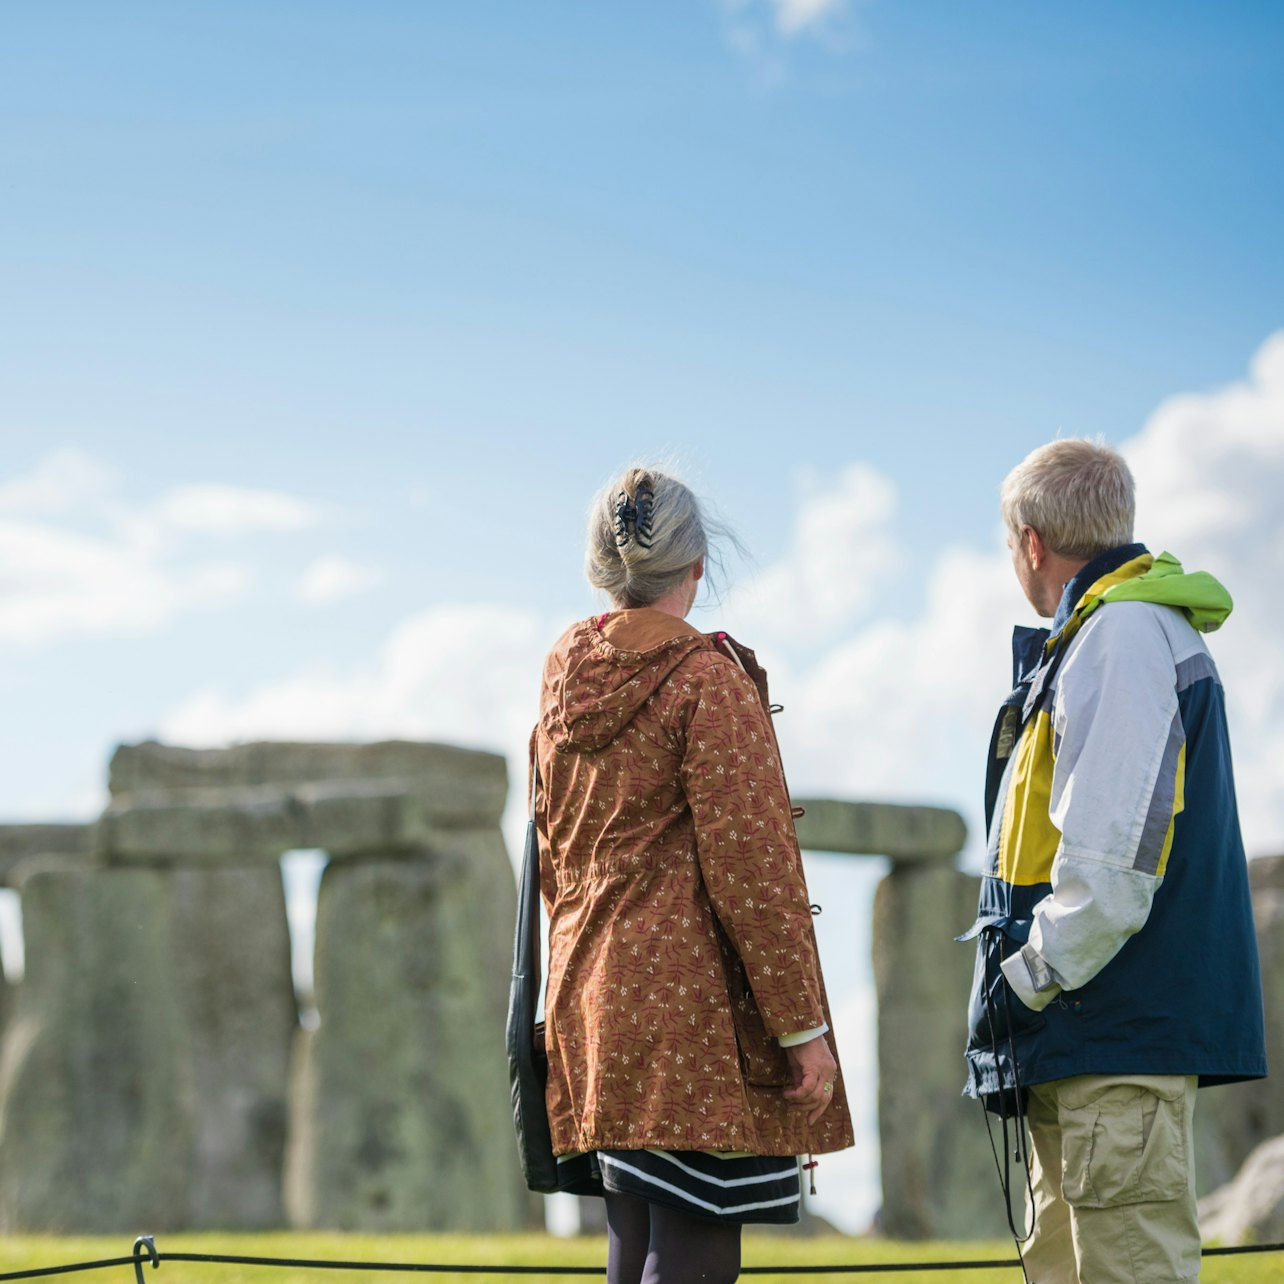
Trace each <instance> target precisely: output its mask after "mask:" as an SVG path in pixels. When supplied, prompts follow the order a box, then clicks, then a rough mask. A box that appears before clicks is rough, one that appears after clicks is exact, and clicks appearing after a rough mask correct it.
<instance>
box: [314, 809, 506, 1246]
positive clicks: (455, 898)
mask: <svg viewBox="0 0 1284 1284" xmlns="http://www.w3.org/2000/svg"><path fill="white" fill-rule="evenodd" d="M495 838H496V836H494V835H492V834H490V833H487V832H486V831H481V832H480V833H473V834H471V835H469V834H463V833H461V834H460V835H459V836H458V839H457V841H456V842H454V843H453V844H450V845H448V846H446V845H443V846H442V847H441V848H439V849H437V850H433V851H427V850H425V851H421V852H417V853H413V854H409V858H407V855H406V854H402V855H401V856H400V857H394V858H393V859H385V860H380V859H377V858H375V857H374V856H373V854H372V856H371V857H369V858H367V859H363V860H351V861H336V862H332V863H331V864H330V865H329V866H328V867H327V868H326V871H325V874H324V876H323V878H322V881H321V896H320V904H319V906H318V914H317V954H316V993H317V1007H318V1011H319V1013H320V1018H321V1020H320V1025H319V1027H318V1029H317V1030H316V1032H315V1034H314V1036H313V1037H312V1040H311V1048H310V1050H309V1055H308V1071H309V1080H310V1081H309V1082H308V1083H307V1084H306V1085H305V1086H304V1088H303V1093H304V1099H305V1100H306V1101H308V1102H309V1103H310V1104H311V1106H312V1109H313V1111H314V1115H313V1118H312V1119H311V1121H310V1123H309V1124H308V1125H307V1128H306V1138H305V1140H303V1141H302V1142H301V1144H302V1145H303V1146H304V1147H305V1153H304V1154H303V1155H301V1156H299V1157H298V1161H297V1166H298V1171H299V1173H300V1174H302V1176H303V1182H304V1189H303V1190H301V1191H300V1196H301V1200H300V1202H301V1205H302V1206H301V1207H300V1209H299V1214H300V1216H301V1217H302V1219H303V1221H304V1222H305V1224H307V1225H309V1226H318V1227H332V1228H336V1229H343V1230H367V1231H369V1230H387V1231H403V1230H422V1229H431V1230H443V1229H451V1230H515V1229H518V1228H520V1227H523V1226H525V1225H527V1224H529V1207H530V1205H529V1200H528V1198H527V1192H526V1190H525V1187H524V1185H523V1183H522V1181H521V1177H520V1173H519V1171H518V1168H517V1163H516V1154H515V1149H514V1143H513V1137H512V1120H511V1117H510V1111H509V1107H508V1076H507V1067H506V1064H505V1062H504V1058H503V1056H502V1053H501V1051H500V1049H501V1046H502V1043H501V1040H500V1038H499V1036H498V1033H497V1032H498V1031H500V1030H501V1029H502V1025H503V1021H502V1006H501V1003H499V1002H497V999H501V998H502V996H501V995H499V994H498V993H497V987H496V986H495V983H494V982H495V976H494V973H493V970H492V969H491V968H490V967H489V965H482V966H479V961H480V960H481V959H482V958H483V957H484V950H482V951H479V942H484V941H485V940H486V939H487V938H489V939H491V940H493V939H495V938H497V937H499V938H502V939H504V940H505V941H506V940H507V938H508V937H509V935H510V934H511V922H512V904H511V902H512V899H513V894H512V875H511V870H505V874H506V877H505V878H503V879H501V880H499V881H497V880H496V878H495V872H496V871H495V869H494V868H493V866H494V864H495V860H494V858H495V856H496V855H498V854H502V848H501V847H498V846H497V844H496V841H495ZM505 864H507V862H506V861H505Z"/></svg>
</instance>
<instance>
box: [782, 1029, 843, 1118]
mask: <svg viewBox="0 0 1284 1284" xmlns="http://www.w3.org/2000/svg"><path fill="white" fill-rule="evenodd" d="M785 1055H786V1056H787V1057H788V1058H789V1069H790V1072H791V1073H792V1075H793V1080H794V1081H793V1083H792V1084H791V1085H790V1086H789V1087H788V1088H786V1089H785V1100H786V1101H788V1102H790V1103H792V1104H793V1105H795V1106H798V1107H799V1108H800V1109H805V1110H806V1111H807V1122H808V1123H813V1124H814V1123H815V1122H816V1121H817V1120H818V1119H819V1118H820V1117H821V1115H823V1114H824V1113H825V1111H826V1110H827V1109H828V1108H829V1103H830V1102H831V1101H832V1100H833V1099H834V1081H835V1080H836V1079H837V1077H838V1062H837V1061H835V1060H834V1054H833V1053H832V1052H830V1050H829V1042H828V1040H827V1039H826V1038H825V1036H824V1035H823V1034H822V1035H820V1036H818V1037H817V1038H815V1039H808V1041H807V1042H806V1043H796V1044H794V1046H793V1047H791V1048H786V1049H785Z"/></svg>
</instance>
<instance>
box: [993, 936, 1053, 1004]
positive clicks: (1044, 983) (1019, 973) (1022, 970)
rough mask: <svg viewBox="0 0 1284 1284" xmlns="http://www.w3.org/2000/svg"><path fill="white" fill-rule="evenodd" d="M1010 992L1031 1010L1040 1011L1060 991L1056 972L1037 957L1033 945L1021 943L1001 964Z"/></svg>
mask: <svg viewBox="0 0 1284 1284" xmlns="http://www.w3.org/2000/svg"><path fill="white" fill-rule="evenodd" d="M1001 966H1002V968H1003V975H1004V976H1005V977H1007V979H1008V984H1009V985H1010V986H1011V987H1012V992H1013V993H1014V994H1015V995H1016V996H1017V998H1018V999H1020V1000H1021V1002H1022V1003H1024V1004H1025V1006H1026V1007H1027V1008H1029V1009H1030V1010H1031V1011H1032V1012H1042V1011H1043V1009H1044V1008H1046V1007H1047V1006H1048V1004H1049V1003H1051V1002H1052V1000H1053V999H1055V998H1056V997H1057V995H1058V994H1060V993H1061V982H1060V981H1058V980H1057V977H1056V973H1055V972H1053V970H1052V969H1051V968H1050V967H1049V966H1048V965H1047V963H1045V962H1044V961H1043V959H1041V958H1040V957H1039V955H1038V954H1037V953H1036V952H1035V949H1034V946H1032V945H1023V946H1022V947H1021V948H1020V949H1019V950H1018V951H1017V952H1016V953H1015V954H1010V955H1009V956H1008V957H1007V958H1005V959H1004V960H1003V962H1002V964H1001Z"/></svg>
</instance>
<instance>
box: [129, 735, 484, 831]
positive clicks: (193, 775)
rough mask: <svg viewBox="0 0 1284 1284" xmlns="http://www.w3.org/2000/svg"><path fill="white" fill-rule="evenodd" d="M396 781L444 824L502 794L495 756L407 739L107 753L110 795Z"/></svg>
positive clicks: (476, 814)
mask: <svg viewBox="0 0 1284 1284" xmlns="http://www.w3.org/2000/svg"><path fill="white" fill-rule="evenodd" d="M379 780H382V781H388V782H402V783H403V787H405V788H406V789H408V790H409V791H410V792H412V793H414V794H416V795H418V796H420V797H421V798H422V799H424V800H425V806H431V807H432V808H433V809H434V811H435V813H436V814H437V816H438V818H439V819H441V820H443V821H444V822H446V823H449V822H450V821H451V820H452V819H455V820H458V819H460V818H464V817H466V818H467V819H468V820H469V821H470V822H472V823H474V824H479V823H483V822H485V821H488V820H495V821H497V820H498V819H499V817H500V814H501V813H502V812H503V810H504V803H505V800H506V798H507V795H508V770H507V765H506V763H505V760H504V758H503V756H502V755H500V754H496V753H486V752H484V751H482V750H478V749H460V748H457V747H455V746H454V745H441V744H428V743H423V742H419V741H411V740H382V741H377V742H374V743H371V744H309V743H295V742H290V741H256V742H254V743H251V744H242V745H233V746H231V747H230V748H226V749H186V748H182V747H180V746H177V745H164V744H160V743H158V742H156V741H154V740H149V741H145V742H143V743H142V744H136V745H120V746H119V747H118V748H117V749H116V752H115V753H114V754H113V755H112V760H111V770H110V777H109V781H108V784H109V788H110V790H111V793H112V796H113V797H117V796H120V795H125V794H133V793H137V792H139V791H143V790H147V791H152V790H157V789H163V790H170V789H230V788H256V787H263V786H279V787H282V788H288V787H290V786H293V785H321V784H324V783H326V782H335V781H361V782H368V781H379Z"/></svg>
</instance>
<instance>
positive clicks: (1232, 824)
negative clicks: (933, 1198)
mask: <svg viewBox="0 0 1284 1284" xmlns="http://www.w3.org/2000/svg"><path fill="white" fill-rule="evenodd" d="M1002 510H1003V517H1004V520H1005V522H1006V524H1007V529H1008V545H1009V547H1010V549H1011V551H1012V564H1013V568H1014V569H1015V571H1016V577H1017V579H1018V581H1019V582H1020V584H1021V588H1022V589H1023V590H1024V592H1025V595H1026V597H1027V598H1028V599H1029V601H1030V604H1031V605H1032V606H1033V607H1034V609H1035V610H1036V611H1037V612H1038V614H1039V615H1041V616H1043V617H1045V618H1047V617H1051V626H1050V627H1049V628H1046V629H1030V628H1018V629H1017V630H1016V634H1015V637H1014V639H1013V655H1014V666H1013V669H1014V676H1013V680H1014V683H1015V688H1014V690H1013V691H1012V693H1011V694H1010V695H1009V696H1008V698H1007V699H1006V700H1005V701H1004V703H1003V706H1002V708H1001V709H1000V711H999V716H998V720H997V722H996V724H995V728H994V735H993V738H992V741H991V745H990V755H989V765H988V774H987V780H986V813H987V814H986V821H987V825H988V829H989V854H988V857H987V861H986V869H985V874H984V877H983V878H982V880H981V897H980V907H979V910H978V914H977V920H976V923H975V925H974V926H973V928H972V930H971V931H970V932H969V933H968V934H967V937H965V938H964V939H970V938H972V937H975V938H977V962H976V975H975V979H974V984H973V990H972V1002H971V1010H970V1013H969V1018H970V1033H969V1037H968V1047H967V1061H968V1071H969V1073H968V1084H967V1089H966V1091H967V1092H968V1094H969V1095H970V1096H974V1097H977V1098H979V1099H980V1100H981V1101H982V1102H983V1103H984V1105H985V1107H986V1109H987V1110H988V1111H990V1112H992V1113H994V1114H997V1115H999V1116H1001V1117H1002V1119H1003V1120H1004V1131H1005V1139H1006V1126H1007V1120H1008V1119H1013V1118H1014V1119H1015V1121H1016V1127H1017V1129H1018V1138H1020V1136H1021V1132H1020V1129H1021V1121H1022V1119H1024V1120H1025V1122H1026V1123H1027V1124H1028V1128H1029V1136H1030V1154H1029V1163H1030V1193H1031V1197H1032V1208H1031V1209H1030V1210H1029V1216H1030V1217H1031V1218H1032V1219H1033V1227H1032V1234H1031V1238H1030V1240H1029V1244H1028V1247H1027V1248H1026V1251H1025V1263H1026V1269H1027V1272H1028V1278H1029V1279H1031V1280H1033V1281H1036V1282H1037V1284H1115V1282H1116V1281H1119V1282H1120V1284H1122V1282H1124V1281H1128V1282H1129V1284H1158V1282H1159V1281H1165V1282H1167V1281H1178V1282H1184V1281H1190V1280H1197V1279H1198V1278H1199V1257H1200V1240H1199V1227H1198V1225H1197V1223H1196V1220H1195V1172H1194V1143H1193V1139H1192V1135H1191V1122H1192V1118H1193V1114H1194V1107H1195V1089H1196V1087H1197V1086H1206V1085H1209V1084H1218V1083H1233V1082H1235V1081H1237V1080H1241V1079H1254V1078H1260V1077H1261V1076H1262V1075H1264V1074H1265V1073H1266V1056H1265V1050H1264V1048H1265V1044H1264V1036H1263V1029H1262V1025H1263V1022H1262V992H1261V979H1260V975H1259V970H1258V961H1257V947H1256V938H1255V936H1254V931H1253V919H1252V909H1251V905H1250V903H1249V893H1248V877H1247V870H1246V866H1245V860H1244V847H1243V842H1242V840H1241V838H1240V832H1239V819H1238V814H1237V812H1236V806H1235V789H1234V782H1233V779H1232V776H1231V760H1230V746H1229V742H1228V739H1227V732H1226V714H1225V706H1224V702H1223V694H1222V686H1221V680H1220V678H1219V677H1218V673H1217V669H1216V666H1215V665H1214V664H1213V661H1212V657H1211V656H1210V655H1209V652H1208V648H1207V647H1206V646H1205V644H1204V639H1203V636H1202V634H1204V633H1210V632H1212V631H1213V630H1214V629H1216V628H1218V627H1219V626H1220V625H1221V624H1222V622H1223V621H1224V620H1225V618H1226V617H1227V615H1229V613H1230V609H1231V601H1230V597H1229V595H1228V594H1227V592H1226V590H1225V589H1223V588H1222V586H1221V585H1220V584H1219V583H1218V582H1217V581H1216V580H1215V579H1213V578H1212V576H1210V575H1207V574H1204V573H1202V572H1197V573H1193V574H1188V573H1186V572H1185V571H1183V569H1182V567H1181V564H1180V563H1179V562H1178V561H1177V559H1176V558H1174V557H1173V556H1171V554H1168V553H1164V554H1161V555H1160V556H1159V557H1153V556H1152V555H1151V554H1150V553H1149V552H1147V550H1146V548H1145V547H1144V546H1143V545H1141V544H1135V543H1133V542H1132V539H1133V531H1132V526H1133V510H1134V502H1133V479H1132V474H1131V473H1130V472H1129V470H1128V465H1127V464H1126V463H1125V462H1124V460H1123V459H1122V458H1121V457H1120V456H1119V455H1118V454H1117V453H1116V452H1115V451H1113V450H1112V449H1110V448H1109V447H1108V446H1106V445H1104V444H1102V443H1098V442H1092V441H1085V440H1077V439H1076V440H1062V441H1054V442H1052V443H1050V444H1049V445H1046V446H1042V447H1040V448H1039V449H1038V450H1035V451H1034V452H1033V453H1032V454H1030V455H1029V456H1028V457H1027V458H1026V459H1025V460H1024V461H1022V463H1020V464H1019V465H1018V466H1017V467H1016V468H1015V469H1013V471H1012V472H1011V473H1010V474H1009V475H1008V477H1007V479H1006V480H1005V481H1004V483H1003V489H1002ZM1018 1144H1020V1143H1018ZM1005 1151H1006V1147H1005Z"/></svg>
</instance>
